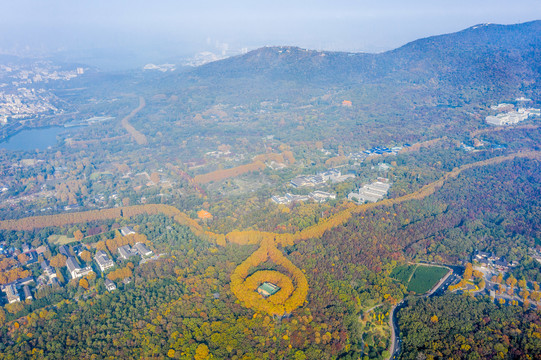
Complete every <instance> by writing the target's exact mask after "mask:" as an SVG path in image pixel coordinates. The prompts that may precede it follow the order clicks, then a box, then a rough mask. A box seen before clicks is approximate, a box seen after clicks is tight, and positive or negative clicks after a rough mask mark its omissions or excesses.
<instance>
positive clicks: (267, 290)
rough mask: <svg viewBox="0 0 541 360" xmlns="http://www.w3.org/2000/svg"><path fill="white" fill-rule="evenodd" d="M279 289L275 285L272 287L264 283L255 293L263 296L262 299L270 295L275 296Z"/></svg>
mask: <svg viewBox="0 0 541 360" xmlns="http://www.w3.org/2000/svg"><path fill="white" fill-rule="evenodd" d="M279 290H280V288H279V287H278V286H277V285H274V284H272V283H270V282H264V283H263V284H261V285H260V286H259V287H258V288H257V292H258V293H260V294H261V295H263V296H264V297H268V296H271V295H274V294H276V293H277V292H278V291H279Z"/></svg>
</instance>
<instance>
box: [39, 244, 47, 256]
mask: <svg viewBox="0 0 541 360" xmlns="http://www.w3.org/2000/svg"><path fill="white" fill-rule="evenodd" d="M47 251H49V247H48V246H47V245H41V246H38V247H37V248H36V252H37V253H38V255H43V254H45V253H46V252H47Z"/></svg>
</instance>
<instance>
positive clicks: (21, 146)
mask: <svg viewBox="0 0 541 360" xmlns="http://www.w3.org/2000/svg"><path fill="white" fill-rule="evenodd" d="M65 130H66V129H65V128H63V127H61V126H51V127H44V128H37V129H25V130H21V131H19V132H18V133H16V134H15V135H12V136H10V137H9V138H7V139H6V140H4V141H2V142H0V148H2V149H7V150H13V151H31V150H35V149H39V150H45V149H47V148H48V147H49V146H55V145H56V144H57V140H56V136H57V135H58V134H60V133H61V132H62V131H65Z"/></svg>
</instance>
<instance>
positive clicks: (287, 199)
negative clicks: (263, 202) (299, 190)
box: [271, 190, 336, 204]
mask: <svg viewBox="0 0 541 360" xmlns="http://www.w3.org/2000/svg"><path fill="white" fill-rule="evenodd" d="M329 199H336V194H331V193H328V192H325V191H319V190H316V191H313V192H311V193H310V194H308V195H294V194H290V193H287V194H286V195H285V196H276V195H275V196H273V197H272V198H271V200H272V201H274V202H275V203H277V204H289V203H292V202H296V201H309V200H314V201H316V202H324V201H327V200H329Z"/></svg>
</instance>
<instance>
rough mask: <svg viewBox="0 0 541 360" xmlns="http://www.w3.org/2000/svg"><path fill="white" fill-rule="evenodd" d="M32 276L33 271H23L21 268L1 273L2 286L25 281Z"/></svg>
mask: <svg viewBox="0 0 541 360" xmlns="http://www.w3.org/2000/svg"><path fill="white" fill-rule="evenodd" d="M31 275H32V271H30V270H23V269H22V268H20V267H18V268H13V269H11V270H8V271H4V272H1V273H0V285H4V284H7V283H10V282H12V281H15V280H19V279H24V278H26V277H28V276H31Z"/></svg>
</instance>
